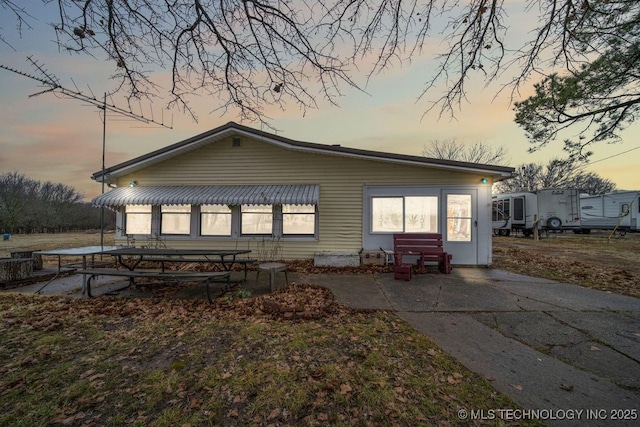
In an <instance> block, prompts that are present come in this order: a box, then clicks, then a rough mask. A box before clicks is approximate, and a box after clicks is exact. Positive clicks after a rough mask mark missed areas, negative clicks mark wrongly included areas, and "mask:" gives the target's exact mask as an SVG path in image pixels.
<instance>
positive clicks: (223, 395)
mask: <svg viewBox="0 0 640 427" xmlns="http://www.w3.org/2000/svg"><path fill="white" fill-rule="evenodd" d="M254 307H255V306H254V305H252V306H251V308H250V310H249V309H247V307H244V308H243V306H242V305H239V304H235V305H234V304H228V303H225V304H224V305H223V306H215V305H211V304H208V303H206V302H204V301H200V300H193V301H191V300H189V301H186V300H184V301H176V300H163V299H145V300H131V301H123V300H121V299H117V298H110V297H102V298H99V299H95V300H86V299H69V298H63V297H42V296H33V295H21V294H2V295H1V296H0V319H2V322H3V323H4V327H3V328H2V330H1V332H0V339H1V340H2V343H3V346H2V347H0V360H3V364H2V366H0V390H2V392H0V394H1V396H2V399H1V400H0V414H2V415H0V425H12V426H44V425H78V426H84V425H86V426H90V425H114V426H115V425H124V424H126V425H157V426H174V425H191V426H200V425H203V426H205V425H243V426H244V425H269V424H273V425H293V426H296V425H298V426H302V425H304V426H307V425H309V426H311V425H344V426H347V425H349V426H351V425H367V426H369V425H374V426H375V425H451V424H456V423H457V421H456V413H457V410H458V409H459V408H460V407H467V408H474V409H492V408H505V407H509V408H517V407H518V406H517V405H516V404H515V403H514V402H512V401H510V400H509V399H508V398H507V397H505V396H503V395H501V394H499V393H497V392H496V391H495V390H494V389H493V388H492V387H491V384H490V382H489V381H487V380H486V379H483V378H480V377H478V376H477V375H475V374H473V373H471V372H469V371H467V370H466V369H465V368H464V367H463V366H462V365H460V364H459V363H458V362H456V361H455V360H454V359H453V358H451V357H450V356H449V355H447V354H446V353H444V352H443V351H441V350H440V349H439V348H438V347H437V346H435V345H434V344H433V343H432V342H431V341H430V340H429V339H428V338H426V337H425V336H423V335H422V334H420V333H418V332H416V331H415V330H413V329H412V328H410V327H409V326H408V325H407V324H405V323H404V322H402V321H401V320H399V319H398V318H397V317H396V316H395V315H394V314H392V313H387V312H356V311H351V310H348V309H346V308H344V307H336V311H335V313H334V314H333V315H332V316H325V317H323V318H320V319H315V320H306V321H298V322H291V321H283V320H279V318H275V317H273V316H269V315H266V314H264V313H263V314H260V313H258V312H257V310H256V309H255V308H254Z"/></svg>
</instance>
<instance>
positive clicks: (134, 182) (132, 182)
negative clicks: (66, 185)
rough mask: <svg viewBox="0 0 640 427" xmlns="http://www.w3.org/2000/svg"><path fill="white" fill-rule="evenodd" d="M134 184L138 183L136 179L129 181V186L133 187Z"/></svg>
mask: <svg viewBox="0 0 640 427" xmlns="http://www.w3.org/2000/svg"><path fill="white" fill-rule="evenodd" d="M136 185H138V181H131V182H130V183H129V187H135V186H136Z"/></svg>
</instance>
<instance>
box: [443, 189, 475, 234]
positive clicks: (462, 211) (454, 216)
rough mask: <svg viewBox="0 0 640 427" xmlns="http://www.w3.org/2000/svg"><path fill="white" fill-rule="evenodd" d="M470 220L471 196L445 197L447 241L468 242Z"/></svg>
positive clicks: (454, 195) (453, 195) (450, 195)
mask: <svg viewBox="0 0 640 427" xmlns="http://www.w3.org/2000/svg"><path fill="white" fill-rule="evenodd" d="M471 219H472V218H471V195H469V194H449V195H448V196H447V240H448V241H451V242H470V241H471Z"/></svg>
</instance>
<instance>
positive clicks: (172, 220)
mask: <svg viewBox="0 0 640 427" xmlns="http://www.w3.org/2000/svg"><path fill="white" fill-rule="evenodd" d="M160 212H161V222H160V226H161V228H160V233H161V234H191V205H170V206H160Z"/></svg>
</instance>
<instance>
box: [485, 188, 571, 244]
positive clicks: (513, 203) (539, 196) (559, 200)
mask: <svg viewBox="0 0 640 427" xmlns="http://www.w3.org/2000/svg"><path fill="white" fill-rule="evenodd" d="M492 212H493V213H492V215H493V217H492V223H493V231H494V234H498V235H501V236H508V235H509V234H511V232H512V231H513V232H517V231H521V232H522V233H523V234H524V235H525V236H530V235H532V234H533V230H534V228H535V227H536V225H537V228H538V230H546V231H563V230H577V229H580V201H579V193H578V190H576V189H571V188H547V189H543V190H538V191H521V192H514V193H505V194H498V195H495V196H493V209H492ZM536 220H537V224H536Z"/></svg>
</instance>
